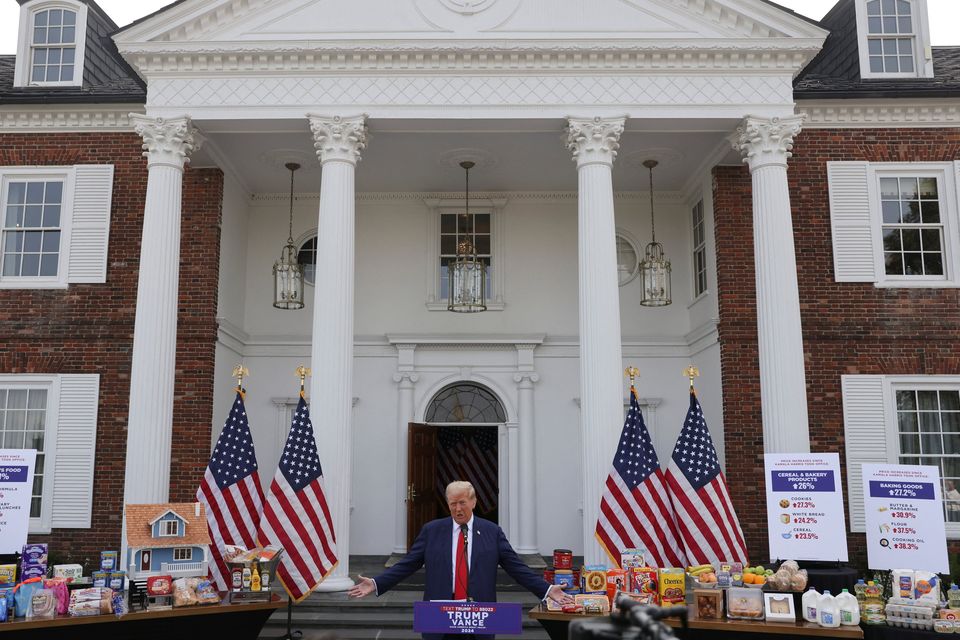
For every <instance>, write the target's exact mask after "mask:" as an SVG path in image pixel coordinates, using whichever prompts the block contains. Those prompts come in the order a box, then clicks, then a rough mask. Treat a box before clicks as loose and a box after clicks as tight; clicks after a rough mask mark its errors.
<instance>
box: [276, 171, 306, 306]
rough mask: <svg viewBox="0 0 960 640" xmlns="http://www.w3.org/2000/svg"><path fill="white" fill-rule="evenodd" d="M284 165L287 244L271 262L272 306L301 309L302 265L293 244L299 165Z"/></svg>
mask: <svg viewBox="0 0 960 640" xmlns="http://www.w3.org/2000/svg"><path fill="white" fill-rule="evenodd" d="M286 167H287V169H289V170H290V226H289V235H288V237H287V244H286V245H285V246H284V247H283V249H282V250H281V251H280V259H279V260H277V261H276V262H274V263H273V306H275V307H276V308H277V309H291V310H295V309H303V267H301V266H300V262H299V260H297V247H296V246H295V245H294V244H293V173H294V172H295V171H296V170H297V169H299V168H300V165H299V164H297V163H295V162H288V163H287V165H286Z"/></svg>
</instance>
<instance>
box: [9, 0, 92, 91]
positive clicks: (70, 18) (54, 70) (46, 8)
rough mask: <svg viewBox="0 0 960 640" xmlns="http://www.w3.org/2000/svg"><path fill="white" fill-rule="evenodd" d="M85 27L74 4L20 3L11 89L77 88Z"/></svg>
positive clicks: (69, 0)
mask: <svg viewBox="0 0 960 640" xmlns="http://www.w3.org/2000/svg"><path fill="white" fill-rule="evenodd" d="M86 25H87V5H86V3H83V2H79V1H78V0H31V1H28V2H24V3H22V6H21V7H20V33H19V39H18V46H17V65H16V69H15V71H14V86H17V87H30V86H43V87H48V86H75V87H76V86H81V85H82V84H83V63H84V57H85V56H84V49H85V46H86Z"/></svg>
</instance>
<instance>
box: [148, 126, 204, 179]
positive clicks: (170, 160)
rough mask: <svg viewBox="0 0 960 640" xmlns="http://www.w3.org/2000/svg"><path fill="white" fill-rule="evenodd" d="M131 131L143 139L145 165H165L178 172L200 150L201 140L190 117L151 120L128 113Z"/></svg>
mask: <svg viewBox="0 0 960 640" xmlns="http://www.w3.org/2000/svg"><path fill="white" fill-rule="evenodd" d="M130 121H131V122H132V123H133V130H134V131H135V132H136V133H137V135H139V136H140V137H141V138H143V156H144V157H145V158H146V159H147V166H148V167H150V166H153V165H161V164H162V165H167V166H171V167H175V168H178V169H183V166H184V165H185V164H186V163H188V162H190V154H192V153H193V152H194V151H196V150H197V149H199V148H200V145H201V144H202V143H203V137H202V136H201V135H200V132H199V131H198V130H197V128H196V127H194V126H193V123H192V122H191V121H190V118H188V117H186V116H184V117H181V118H151V117H149V116H145V115H141V114H137V113H131V114H130Z"/></svg>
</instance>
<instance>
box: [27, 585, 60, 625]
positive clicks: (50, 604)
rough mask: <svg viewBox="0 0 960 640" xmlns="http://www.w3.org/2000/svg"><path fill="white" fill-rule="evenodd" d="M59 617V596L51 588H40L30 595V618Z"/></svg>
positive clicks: (28, 615)
mask: <svg viewBox="0 0 960 640" xmlns="http://www.w3.org/2000/svg"><path fill="white" fill-rule="evenodd" d="M56 617H57V596H56V595H54V593H53V591H51V590H50V589H39V590H37V591H35V592H34V594H33V595H32V596H31V597H30V608H29V609H27V619H28V620H50V619H51V618H56Z"/></svg>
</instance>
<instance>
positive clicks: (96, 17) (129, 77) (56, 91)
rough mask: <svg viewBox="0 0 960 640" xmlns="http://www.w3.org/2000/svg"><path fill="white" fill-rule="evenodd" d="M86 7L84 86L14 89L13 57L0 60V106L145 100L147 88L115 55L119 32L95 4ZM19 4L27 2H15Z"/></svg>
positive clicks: (14, 61) (85, 0)
mask: <svg viewBox="0 0 960 640" xmlns="http://www.w3.org/2000/svg"><path fill="white" fill-rule="evenodd" d="M80 1H81V2H84V3H85V4H87V5H88V7H89V9H88V11H87V46H86V52H85V56H84V62H83V86H80V87H14V86H13V74H14V68H15V65H16V56H0V105H4V104H72V103H88V104H109V103H136V104H143V103H144V102H146V100H147V88H146V85H145V84H144V82H143V81H142V80H141V79H140V77H139V76H138V75H137V73H136V72H135V71H134V70H133V69H132V68H131V67H130V65H128V64H127V62H126V61H125V60H124V59H123V58H122V57H121V56H120V53H119V52H118V51H117V46H116V44H115V43H114V42H113V40H112V39H111V37H110V36H111V35H112V34H113V33H115V32H116V31H117V29H118V27H117V24H116V23H115V22H114V21H113V20H111V19H110V16H108V15H107V14H106V13H104V11H103V9H101V8H100V6H99V5H98V4H97V3H96V2H95V1H94V0H80ZM18 2H20V4H23V3H24V2H26V0H18Z"/></svg>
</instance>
